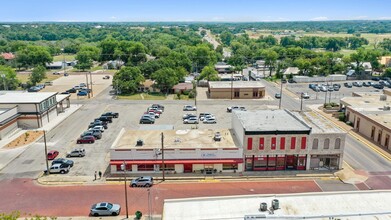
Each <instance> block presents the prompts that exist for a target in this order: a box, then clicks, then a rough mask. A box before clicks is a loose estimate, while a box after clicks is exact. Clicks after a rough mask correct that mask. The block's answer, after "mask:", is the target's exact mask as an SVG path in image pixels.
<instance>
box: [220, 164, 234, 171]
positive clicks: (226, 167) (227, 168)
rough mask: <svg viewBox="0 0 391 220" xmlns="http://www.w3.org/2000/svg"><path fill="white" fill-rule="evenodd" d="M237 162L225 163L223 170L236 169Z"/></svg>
mask: <svg viewBox="0 0 391 220" xmlns="http://www.w3.org/2000/svg"><path fill="white" fill-rule="evenodd" d="M236 169H237V165H236V164H223V170H236Z"/></svg>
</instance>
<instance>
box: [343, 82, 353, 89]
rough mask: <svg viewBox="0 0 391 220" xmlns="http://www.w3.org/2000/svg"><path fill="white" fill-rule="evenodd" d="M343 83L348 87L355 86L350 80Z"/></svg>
mask: <svg viewBox="0 0 391 220" xmlns="http://www.w3.org/2000/svg"><path fill="white" fill-rule="evenodd" d="M343 85H344V86H345V87H346V88H352V87H353V85H352V83H350V82H346V83H344V84H343Z"/></svg>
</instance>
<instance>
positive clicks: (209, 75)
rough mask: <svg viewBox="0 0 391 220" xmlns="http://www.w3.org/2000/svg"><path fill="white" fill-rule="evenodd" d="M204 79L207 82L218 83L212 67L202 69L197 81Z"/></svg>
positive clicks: (217, 77)
mask: <svg viewBox="0 0 391 220" xmlns="http://www.w3.org/2000/svg"><path fill="white" fill-rule="evenodd" d="M202 79H206V80H208V81H219V74H218V72H217V71H216V70H215V68H214V67H213V66H206V67H204V69H202V71H201V74H200V75H199V76H198V78H197V80H202Z"/></svg>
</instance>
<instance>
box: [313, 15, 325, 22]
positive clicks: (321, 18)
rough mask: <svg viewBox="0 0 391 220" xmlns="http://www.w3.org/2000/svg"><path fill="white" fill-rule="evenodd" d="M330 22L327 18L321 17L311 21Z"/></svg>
mask: <svg viewBox="0 0 391 220" xmlns="http://www.w3.org/2000/svg"><path fill="white" fill-rule="evenodd" d="M326 20H329V19H328V18H327V17H324V16H321V17H316V18H311V19H310V21H326Z"/></svg>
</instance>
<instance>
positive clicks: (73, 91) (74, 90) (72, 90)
mask: <svg viewBox="0 0 391 220" xmlns="http://www.w3.org/2000/svg"><path fill="white" fill-rule="evenodd" d="M67 92H69V93H76V92H77V90H76V89H74V88H72V89H68V90H67Z"/></svg>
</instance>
